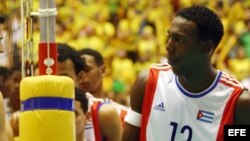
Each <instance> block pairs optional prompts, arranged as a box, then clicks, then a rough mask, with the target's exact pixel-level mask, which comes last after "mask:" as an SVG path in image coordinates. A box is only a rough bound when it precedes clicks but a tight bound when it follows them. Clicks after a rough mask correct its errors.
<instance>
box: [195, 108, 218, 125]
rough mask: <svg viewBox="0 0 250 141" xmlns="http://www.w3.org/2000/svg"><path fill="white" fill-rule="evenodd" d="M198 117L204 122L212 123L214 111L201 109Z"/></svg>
mask: <svg viewBox="0 0 250 141" xmlns="http://www.w3.org/2000/svg"><path fill="white" fill-rule="evenodd" d="M196 119H197V120H199V121H202V122H207V123H212V122H213V119H214V113H212V112H208V111H204V110H199V112H198V114H197V118H196Z"/></svg>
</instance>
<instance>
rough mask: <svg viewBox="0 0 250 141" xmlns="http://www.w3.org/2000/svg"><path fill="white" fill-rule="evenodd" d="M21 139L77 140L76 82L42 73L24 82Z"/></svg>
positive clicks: (42, 140) (39, 140)
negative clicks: (75, 112)
mask: <svg viewBox="0 0 250 141" xmlns="http://www.w3.org/2000/svg"><path fill="white" fill-rule="evenodd" d="M20 99H21V102H22V105H21V114H20V123H19V131H20V134H19V140H20V141H75V114H74V103H73V101H74V82H73V80H72V79H71V78H69V77H66V76H56V75H41V76H32V77H26V78H24V79H22V81H21V84H20Z"/></svg>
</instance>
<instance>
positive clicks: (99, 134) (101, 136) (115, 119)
mask: <svg viewBox="0 0 250 141" xmlns="http://www.w3.org/2000/svg"><path fill="white" fill-rule="evenodd" d="M57 48H58V75H64V76H69V77H71V78H72V79H73V80H74V81H75V84H76V86H77V85H78V84H81V83H77V75H79V74H80V75H84V77H80V81H81V80H84V83H86V78H87V79H88V78H90V79H91V82H93V81H94V83H91V84H89V83H87V87H84V88H85V89H83V91H85V92H91V93H93V94H95V96H97V97H99V96H100V95H99V96H98V95H97V94H96V93H95V92H96V91H98V92H102V91H100V89H99V88H101V87H99V86H101V85H100V84H101V83H100V80H101V79H100V78H98V77H101V74H102V73H101V72H102V71H101V70H99V69H96V68H94V66H93V63H94V62H93V60H92V63H90V62H89V61H88V60H89V59H88V60H85V61H83V60H82V59H81V58H80V56H79V54H78V53H77V52H76V50H74V49H73V48H72V47H70V46H68V45H67V44H61V43H58V44H57ZM101 59H102V58H101ZM86 76H87V77H86ZM81 88H82V87H81ZM92 88H93V89H92ZM92 90H95V91H92ZM100 94H101V93H100ZM86 95H87V98H88V102H89V105H88V111H87V113H86V114H85V116H86V118H87V119H86V122H82V123H84V124H85V123H86V125H85V130H83V129H82V126H81V125H79V126H78V125H77V130H78V131H79V132H78V133H79V134H78V133H77V134H78V135H77V136H79V138H78V139H80V138H81V137H80V136H84V138H85V140H86V141H104V140H108V141H119V140H121V135H122V120H120V118H121V117H120V116H119V113H124V112H119V111H122V110H118V109H116V108H114V107H119V106H113V105H114V104H115V103H113V102H108V103H107V102H106V101H105V100H104V99H101V98H103V97H101V98H96V97H94V96H93V95H91V94H89V93H86ZM110 103H112V104H110ZM76 106H78V107H79V103H78V105H76ZM78 109H79V108H78ZM76 110H77V109H76ZM78 111H79V110H78ZM117 111H118V112H117ZM82 115H83V114H82ZM120 115H121V114H120ZM85 116H77V121H79V122H81V121H85ZM96 123H97V124H96ZM80 132H84V135H83V134H81V133H80Z"/></svg>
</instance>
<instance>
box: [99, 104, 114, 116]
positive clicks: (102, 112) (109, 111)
mask: <svg viewBox="0 0 250 141" xmlns="http://www.w3.org/2000/svg"><path fill="white" fill-rule="evenodd" d="M98 115H99V118H104V119H107V120H108V119H110V120H112V118H113V117H114V116H118V113H117V111H116V109H115V108H114V107H113V106H112V105H110V104H102V106H101V107H100V109H99V111H98Z"/></svg>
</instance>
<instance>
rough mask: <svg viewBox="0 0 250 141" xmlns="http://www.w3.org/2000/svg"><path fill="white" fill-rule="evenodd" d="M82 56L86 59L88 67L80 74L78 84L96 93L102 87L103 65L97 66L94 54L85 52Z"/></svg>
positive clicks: (84, 89)
mask: <svg viewBox="0 0 250 141" xmlns="http://www.w3.org/2000/svg"><path fill="white" fill-rule="evenodd" d="M81 57H82V58H83V59H84V60H85V64H86V68H85V70H84V71H81V72H80V73H79V74H78V78H77V79H78V81H77V82H78V85H79V87H80V88H81V89H82V90H83V91H86V92H90V93H92V94H95V92H96V91H98V90H99V89H100V88H101V87H102V83H101V82H102V79H103V75H104V72H103V71H102V67H103V66H100V67H99V66H97V64H96V62H95V58H94V57H93V56H92V55H87V54H85V55H83V56H81Z"/></svg>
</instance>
